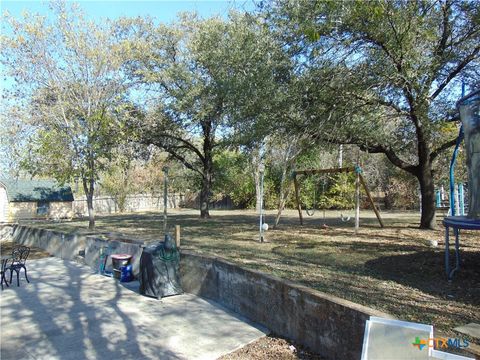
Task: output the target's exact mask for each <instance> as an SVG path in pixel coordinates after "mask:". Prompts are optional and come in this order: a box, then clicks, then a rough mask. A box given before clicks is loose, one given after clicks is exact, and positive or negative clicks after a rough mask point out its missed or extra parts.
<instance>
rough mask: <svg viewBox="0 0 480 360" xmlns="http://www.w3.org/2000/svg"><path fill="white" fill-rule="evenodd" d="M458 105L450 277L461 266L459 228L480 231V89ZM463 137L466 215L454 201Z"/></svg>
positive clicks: (449, 223)
mask: <svg viewBox="0 0 480 360" xmlns="http://www.w3.org/2000/svg"><path fill="white" fill-rule="evenodd" d="M457 108H458V111H459V113H460V120H461V121H462V125H461V128H460V134H459V136H458V140H457V145H456V147H455V150H454V152H453V156H452V161H451V164H450V192H451V193H450V199H451V200H450V203H451V204H450V206H451V210H450V213H451V215H452V216H448V217H446V218H445V219H444V220H443V224H444V225H445V271H446V274H447V277H448V279H449V280H451V279H452V278H453V275H454V273H455V272H456V271H457V270H458V269H459V268H460V253H459V246H460V245H459V236H460V230H462V229H464V230H479V231H480V90H477V91H474V92H472V93H471V94H469V95H467V96H464V97H462V98H461V99H460V100H459V101H458V103H457ZM462 138H463V139H464V140H465V145H464V146H465V151H466V153H467V170H468V187H469V191H468V204H469V206H468V213H467V215H466V216H456V214H455V206H454V204H453V198H454V195H453V191H454V184H455V181H454V168H455V161H456V155H457V151H458V148H459V146H460V143H461V141H462ZM450 228H452V229H453V233H454V235H455V267H454V268H453V269H451V270H450V258H449V256H450V251H449V240H450V239H449V237H450Z"/></svg>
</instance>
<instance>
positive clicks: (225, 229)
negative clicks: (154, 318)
mask: <svg viewBox="0 0 480 360" xmlns="http://www.w3.org/2000/svg"><path fill="white" fill-rule="evenodd" d="M211 215H212V217H211V218H210V219H200V218H199V216H198V211H194V210H175V211H171V212H170V214H169V218H168V224H169V226H168V228H169V231H170V233H172V234H173V226H174V225H175V224H178V225H181V228H182V248H183V249H189V250H194V251H197V252H200V253H205V254H209V255H216V256H220V257H223V258H226V259H228V260H230V261H233V262H236V263H238V264H240V265H242V266H245V267H249V268H253V269H258V270H261V271H264V272H267V273H270V274H273V275H276V276H279V277H281V278H285V279H289V280H293V281H296V282H299V283H301V284H304V285H306V286H309V287H311V288H314V289H317V290H320V291H323V292H325V293H329V294H332V295H335V296H338V297H341V298H343V299H347V300H350V301H353V302H356V303H359V304H362V305H366V306H369V307H372V308H375V309H378V310H381V311H384V312H387V313H390V314H392V315H394V316H396V317H398V318H399V319H402V320H406V321H415V322H421V323H427V324H433V325H434V326H435V329H436V331H437V335H442V336H451V337H455V336H458V335H459V334H457V333H455V332H454V331H453V330H452V329H453V328H454V327H456V326H460V325H464V324H467V323H470V322H476V323H480V311H479V309H480V267H479V264H480V234H478V233H477V234H476V233H474V232H472V231H464V232H462V234H461V255H462V257H461V269H460V271H459V272H458V273H457V274H456V275H455V278H454V280H453V282H448V281H447V280H446V276H445V270H444V231H445V230H444V228H443V226H442V225H441V222H440V220H441V218H440V217H439V228H438V230H433V231H432V230H419V229H418V225H419V214H418V213H417V212H415V213H413V212H383V213H382V216H383V218H384V222H385V224H386V227H385V228H383V229H382V228H380V227H379V225H378V222H377V220H376V218H375V216H374V214H373V212H369V211H362V213H361V222H360V224H361V227H360V230H359V231H358V232H357V233H356V232H355V230H354V224H353V220H350V221H349V222H343V221H342V220H341V219H340V212H337V211H328V212H326V214H325V219H324V217H323V213H322V212H317V213H316V214H315V215H314V216H312V217H308V216H306V215H304V216H305V224H304V226H300V225H299V223H298V213H297V212H296V211H293V210H290V211H286V212H285V216H284V217H283V218H282V220H281V222H280V224H279V226H278V227H277V228H276V229H272V226H271V225H272V223H273V218H274V212H267V214H266V215H267V216H266V219H267V222H268V223H269V224H270V230H268V231H267V232H266V234H265V239H266V242H264V243H260V242H259V241H258V239H259V234H258V215H257V214H256V213H255V212H254V211H219V210H218V211H212V212H211ZM344 215H345V214H344ZM350 215H353V214H350ZM162 216H163V214H160V213H146V214H126V215H112V216H104V217H99V218H98V220H97V228H96V230H95V231H96V232H97V233H100V234H101V233H103V234H105V235H108V236H116V235H117V234H118V235H119V236H120V235H121V236H129V237H133V238H139V239H149V240H151V241H156V240H159V239H161V238H162V232H163V230H162V229H163V220H162ZM324 224H325V225H326V226H323V225H324ZM37 226H42V227H50V228H56V229H60V230H65V231H74V232H82V233H83V232H88V229H86V226H87V223H86V221H84V220H83V221H72V222H63V223H58V222H57V223H50V224H46V223H38V224H37ZM452 255H453V251H452ZM470 340H474V339H470ZM475 342H477V343H478V340H475Z"/></svg>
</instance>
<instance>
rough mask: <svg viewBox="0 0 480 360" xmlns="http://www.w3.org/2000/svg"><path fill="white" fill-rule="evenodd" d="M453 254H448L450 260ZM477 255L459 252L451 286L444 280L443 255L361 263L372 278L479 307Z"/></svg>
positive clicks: (419, 254) (479, 261) (394, 257)
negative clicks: (459, 260)
mask: <svg viewBox="0 0 480 360" xmlns="http://www.w3.org/2000/svg"><path fill="white" fill-rule="evenodd" d="M453 257H454V253H453V252H451V259H452V260H453ZM478 264H480V253H478V252H473V251H462V252H461V263H460V270H459V271H458V272H457V273H456V274H455V277H454V279H453V281H452V282H451V283H449V282H448V281H447V279H446V274H445V263H444V253H443V252H439V251H421V252H414V253H409V254H398V255H389V256H380V257H378V258H376V259H372V260H369V261H367V262H366V263H365V268H366V270H367V271H369V272H371V273H372V274H374V276H375V277H376V278H379V279H384V280H392V281H395V282H397V283H399V284H402V285H406V286H409V287H412V288H417V289H419V290H421V291H423V292H425V293H428V294H432V295H436V296H441V297H444V298H452V299H455V300H457V301H460V302H464V303H470V304H472V305H479V306H480V268H479V266H478Z"/></svg>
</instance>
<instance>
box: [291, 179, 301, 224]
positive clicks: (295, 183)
mask: <svg viewBox="0 0 480 360" xmlns="http://www.w3.org/2000/svg"><path fill="white" fill-rule="evenodd" d="M293 184H294V185H295V199H296V200H297V209H298V217H299V219H300V225H303V216H302V205H300V189H299V187H298V180H297V173H296V172H294V173H293Z"/></svg>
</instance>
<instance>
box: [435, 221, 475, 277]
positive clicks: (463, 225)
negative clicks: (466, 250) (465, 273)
mask: <svg viewBox="0 0 480 360" xmlns="http://www.w3.org/2000/svg"><path fill="white" fill-rule="evenodd" d="M443 225H444V226H445V272H446V274H447V278H448V280H452V278H453V275H454V274H455V272H456V271H458V269H460V241H459V236H460V230H462V229H463V230H480V219H469V218H467V217H466V216H449V217H446V218H445V219H443ZM450 228H452V229H453V234H454V235H455V267H454V268H453V269H451V270H450Z"/></svg>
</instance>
